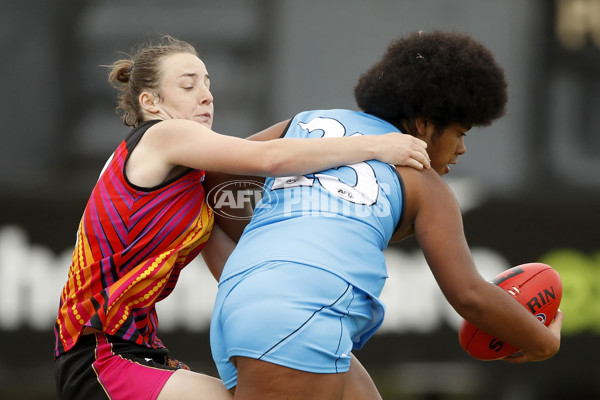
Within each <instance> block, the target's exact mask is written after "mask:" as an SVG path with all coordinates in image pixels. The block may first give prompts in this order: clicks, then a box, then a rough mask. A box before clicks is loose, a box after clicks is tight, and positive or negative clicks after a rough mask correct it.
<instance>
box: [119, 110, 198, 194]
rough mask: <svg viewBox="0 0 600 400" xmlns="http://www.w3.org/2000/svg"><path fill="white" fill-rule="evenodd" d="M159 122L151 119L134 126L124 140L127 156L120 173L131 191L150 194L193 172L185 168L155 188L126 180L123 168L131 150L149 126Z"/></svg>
mask: <svg viewBox="0 0 600 400" xmlns="http://www.w3.org/2000/svg"><path fill="white" fill-rule="evenodd" d="M161 121H162V119H153V120H150V121H144V122H142V123H140V124H139V125H138V126H136V127H135V128H133V129H132V130H131V132H129V134H128V135H127V137H126V138H125V146H126V148H127V156H126V157H125V162H124V163H123V171H122V173H123V177H124V178H125V182H127V184H128V185H129V186H131V187H132V188H133V189H135V190H139V191H141V192H152V191H154V190H158V189H162V188H164V187H166V186H169V185H170V184H171V183H173V182H175V181H177V180H178V179H181V178H182V177H184V176H185V175H187V174H189V173H190V172H192V171H194V169H193V168H187V169H186V170H185V171H182V172H181V173H179V174H177V175H175V176H174V177H172V178H169V179H167V180H166V181H164V182H163V183H161V184H159V185H156V186H151V187H142V186H138V185H134V184H133V183H131V181H130V180H129V178H127V174H126V173H125V167H126V166H127V161H129V157H130V156H131V153H132V152H133V150H134V149H135V147H136V146H137V144H138V143H139V141H140V139H141V138H142V136H144V134H145V133H146V131H147V130H148V129H149V128H150V127H151V126H154V125H156V124H157V123H159V122H161Z"/></svg>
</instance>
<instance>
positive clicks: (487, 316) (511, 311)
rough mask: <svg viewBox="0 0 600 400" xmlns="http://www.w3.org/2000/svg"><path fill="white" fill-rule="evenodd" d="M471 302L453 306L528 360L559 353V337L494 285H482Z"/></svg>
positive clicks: (485, 283)
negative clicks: (521, 352) (522, 352)
mask: <svg viewBox="0 0 600 400" xmlns="http://www.w3.org/2000/svg"><path fill="white" fill-rule="evenodd" d="M470 299H471V300H470V301H469V302H468V304H453V306H455V309H456V310H457V312H458V313H459V314H461V316H462V317H463V318H465V319H466V320H468V321H469V322H471V323H472V324H473V325H475V326H477V327H478V328H480V329H481V330H483V331H484V332H487V333H489V334H490V335H492V336H493V337H495V338H498V339H500V340H503V341H505V342H507V343H510V344H512V345H513V346H515V347H518V348H519V349H522V350H523V351H526V352H528V353H529V354H530V358H531V360H530V361H533V360H544V359H547V358H550V357H552V356H553V355H554V354H555V353H556V352H557V351H558V349H559V347H560V337H557V336H556V335H555V334H554V333H553V332H552V331H551V330H550V329H548V328H547V327H546V326H544V324H542V323H540V322H539V321H538V319H537V318H535V316H533V314H531V313H530V312H529V311H528V310H527V309H526V308H525V307H523V306H522V305H521V304H519V303H518V302H516V301H514V299H512V298H511V297H510V295H508V294H507V293H505V292H504V290H502V289H500V288H498V287H497V286H496V285H494V284H492V283H489V282H483V283H482V286H481V287H480V288H478V289H476V290H475V291H474V294H472V295H471V296H470Z"/></svg>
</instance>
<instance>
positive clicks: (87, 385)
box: [54, 333, 189, 400]
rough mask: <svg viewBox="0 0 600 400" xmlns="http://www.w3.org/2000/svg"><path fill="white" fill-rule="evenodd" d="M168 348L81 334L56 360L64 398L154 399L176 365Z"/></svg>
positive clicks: (60, 394) (59, 390) (58, 383)
mask: <svg viewBox="0 0 600 400" xmlns="http://www.w3.org/2000/svg"><path fill="white" fill-rule="evenodd" d="M180 368H183V369H189V368H188V367H187V366H186V365H185V364H182V363H180V362H178V361H176V360H172V359H170V358H169V351H168V350H167V349H164V348H163V349H151V348H147V347H144V346H140V345H137V344H135V343H131V342H128V341H125V340H122V339H119V338H115V337H112V336H107V335H104V334H102V333H99V334H95V335H86V336H82V337H81V338H80V339H79V341H78V342H77V344H76V345H75V346H74V347H73V348H72V349H71V350H69V351H68V352H67V353H65V354H63V355H61V356H60V357H59V358H58V359H57V360H56V361H55V363H54V378H55V382H56V390H57V394H58V398H59V399H61V400H63V399H64V400H71V399H86V400H88V399H89V400H96V399H98V400H100V399H103V400H106V399H112V400H118V399H127V400H135V399H155V398H156V397H157V396H158V394H159V393H160V391H161V389H162V388H163V386H164V384H165V383H166V381H167V380H168V379H169V378H170V377H171V375H172V374H173V372H174V371H175V370H177V369H180Z"/></svg>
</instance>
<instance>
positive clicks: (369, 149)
mask: <svg viewBox="0 0 600 400" xmlns="http://www.w3.org/2000/svg"><path fill="white" fill-rule="evenodd" d="M152 131H153V132H152ZM148 134H150V135H148ZM148 134H147V135H146V137H144V140H146V141H148V142H150V141H152V143H151V144H149V147H152V148H153V149H155V150H154V151H153V153H154V154H153V156H156V157H160V158H161V159H162V160H164V162H165V163H167V164H170V165H173V166H175V165H183V166H187V167H190V168H194V169H203V170H210V171H221V172H227V173H232V174H242V175H245V174H248V175H258V176H285V175H302V174H306V173H310V172H314V171H321V170H325V169H328V168H333V167H337V166H340V165H346V164H353V163H356V162H361V161H365V160H370V159H376V160H379V161H382V162H385V163H388V164H396V165H403V164H408V165H410V166H414V167H416V168H417V167H419V166H420V167H421V168H422V166H423V165H428V161H429V158H428V156H427V153H426V151H425V144H424V142H422V141H420V140H419V139H416V138H414V137H411V136H409V135H403V134H401V133H398V132H392V133H388V134H385V135H380V136H372V135H356V136H352V137H339V138H320V139H281V140H279V139H275V140H267V141H256V140H246V139H240V138H237V137H232V136H227V135H220V134H217V133H215V132H213V131H211V130H210V129H208V128H206V127H204V126H202V125H200V124H198V123H196V122H193V121H188V120H165V121H162V122H160V123H158V124H156V125H155V126H153V127H151V128H150V129H149V130H148ZM407 155H408V156H407Z"/></svg>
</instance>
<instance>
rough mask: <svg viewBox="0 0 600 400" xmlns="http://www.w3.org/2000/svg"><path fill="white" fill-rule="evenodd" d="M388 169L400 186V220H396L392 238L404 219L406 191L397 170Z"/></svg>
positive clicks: (394, 168)
mask: <svg viewBox="0 0 600 400" xmlns="http://www.w3.org/2000/svg"><path fill="white" fill-rule="evenodd" d="M390 168H391V169H392V170H393V171H394V173H395V174H396V177H397V178H398V183H399V184H400V191H401V193H402V199H401V201H402V206H401V208H400V218H398V223H397V224H396V227H395V228H394V232H393V233H392V237H394V235H395V234H396V232H398V228H399V227H400V226H401V225H402V220H403V219H404V214H405V212H404V211H405V209H406V190H405V187H404V181H403V180H402V175H400V172H398V169H397V168H396V167H395V166H393V165H390Z"/></svg>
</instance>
